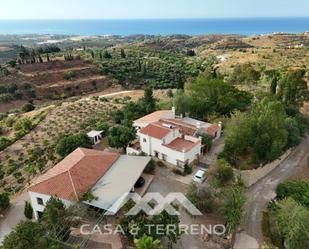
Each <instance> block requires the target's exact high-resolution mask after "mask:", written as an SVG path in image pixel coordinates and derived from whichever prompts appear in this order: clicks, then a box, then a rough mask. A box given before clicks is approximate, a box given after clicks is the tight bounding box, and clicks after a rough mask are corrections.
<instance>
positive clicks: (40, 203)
mask: <svg viewBox="0 0 309 249" xmlns="http://www.w3.org/2000/svg"><path fill="white" fill-rule="evenodd" d="M36 201H37V202H38V204H39V205H44V202H43V199H42V198H39V197H38V198H36Z"/></svg>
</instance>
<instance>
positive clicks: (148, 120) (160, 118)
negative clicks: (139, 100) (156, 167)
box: [127, 108, 221, 170]
mask: <svg viewBox="0 0 309 249" xmlns="http://www.w3.org/2000/svg"><path fill="white" fill-rule="evenodd" d="M133 126H134V127H135V128H136V130H137V141H136V142H135V143H132V144H131V145H130V146H129V147H128V148H127V154H129V155H133V154H140V153H142V152H143V153H145V154H147V155H150V156H153V157H156V158H158V159H161V160H163V161H166V162H169V163H171V164H173V165H175V166H177V167H178V168H179V169H182V170H183V169H184V167H185V165H189V164H191V163H193V162H194V161H197V162H198V161H199V160H200V156H201V152H202V141H201V135H203V134H209V135H210V136H212V137H213V140H216V139H218V138H219V137H220V136H221V122H219V123H218V124H210V123H206V122H203V121H199V120H196V119H193V118H190V117H181V116H180V117H177V116H176V114H175V108H172V110H163V111H157V112H154V113H151V114H149V115H147V116H145V117H142V118H140V119H138V120H135V121H134V123H133Z"/></svg>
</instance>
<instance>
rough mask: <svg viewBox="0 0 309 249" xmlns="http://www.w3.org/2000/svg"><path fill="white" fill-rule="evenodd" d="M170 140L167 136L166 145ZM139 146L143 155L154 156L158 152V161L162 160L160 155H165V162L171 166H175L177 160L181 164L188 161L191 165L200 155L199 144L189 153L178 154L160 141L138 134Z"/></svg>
mask: <svg viewBox="0 0 309 249" xmlns="http://www.w3.org/2000/svg"><path fill="white" fill-rule="evenodd" d="M176 134H178V133H176ZM171 138H172V136H171V135H170V134H169V136H168V137H167V138H166V141H169V142H168V143H170V142H171V141H172V140H173V139H171ZM175 138H176V137H174V139H175ZM170 139H171V140H170ZM168 143H166V144H168ZM140 144H141V149H142V151H143V152H144V153H146V154H148V155H151V156H155V152H156V151H157V152H159V159H163V157H162V154H165V155H166V156H167V158H166V161H167V162H169V163H171V164H173V165H177V160H180V161H182V162H185V161H186V160H188V162H189V163H191V162H193V161H194V160H195V159H196V155H197V154H198V155H200V153H201V143H198V144H197V145H196V146H195V147H194V148H193V149H191V150H190V151H187V152H180V151H177V150H173V149H171V148H168V147H166V146H164V145H163V141H162V140H159V139H156V138H153V137H149V136H148V135H144V134H140Z"/></svg>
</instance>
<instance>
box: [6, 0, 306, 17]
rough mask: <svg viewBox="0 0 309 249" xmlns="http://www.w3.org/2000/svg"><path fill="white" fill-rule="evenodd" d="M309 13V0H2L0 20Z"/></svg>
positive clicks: (300, 14) (256, 15)
mask: <svg viewBox="0 0 309 249" xmlns="http://www.w3.org/2000/svg"><path fill="white" fill-rule="evenodd" d="M284 16H289V17H290V16H294V17H304V16H309V0H1V3H0V19H145V18H151V19H156V18H224V17H284Z"/></svg>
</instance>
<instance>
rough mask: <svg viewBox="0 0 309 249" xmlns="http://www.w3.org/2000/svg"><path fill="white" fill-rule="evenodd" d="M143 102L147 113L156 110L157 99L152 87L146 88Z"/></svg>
mask: <svg viewBox="0 0 309 249" xmlns="http://www.w3.org/2000/svg"><path fill="white" fill-rule="evenodd" d="M143 102H144V105H145V109H146V112H147V113H151V112H154V111H155V110H156V99H155V98H154V97H153V91H152V88H146V89H145V91H144V97H143Z"/></svg>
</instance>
